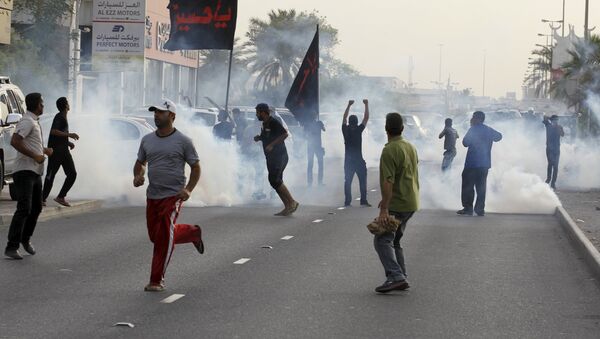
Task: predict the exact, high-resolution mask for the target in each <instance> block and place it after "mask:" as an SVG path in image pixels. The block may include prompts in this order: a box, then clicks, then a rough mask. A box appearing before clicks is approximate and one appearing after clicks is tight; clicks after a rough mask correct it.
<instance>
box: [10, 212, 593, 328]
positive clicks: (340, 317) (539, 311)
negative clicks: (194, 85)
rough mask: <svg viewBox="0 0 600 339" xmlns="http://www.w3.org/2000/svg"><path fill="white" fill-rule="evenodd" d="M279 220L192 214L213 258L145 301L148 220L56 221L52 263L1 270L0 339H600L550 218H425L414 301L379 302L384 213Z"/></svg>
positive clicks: (416, 245)
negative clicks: (374, 233)
mask: <svg viewBox="0 0 600 339" xmlns="http://www.w3.org/2000/svg"><path fill="white" fill-rule="evenodd" d="M276 210H277V209H276V208H273V207H263V206H245V207H235V208H217V207H214V208H189V209H184V211H183V213H182V216H181V219H180V221H181V222H193V223H200V224H202V225H204V231H205V242H206V247H207V252H206V254H205V255H202V256H201V255H199V254H198V253H197V252H196V251H195V249H194V248H193V246H192V245H182V246H179V247H177V248H176V249H175V253H174V256H173V259H172V261H171V265H170V267H169V270H168V272H167V280H166V283H167V288H168V290H167V291H166V292H164V293H157V294H151V293H147V292H143V291H142V290H143V287H144V285H145V284H146V283H147V279H148V274H149V272H148V271H149V264H150V256H151V246H150V243H149V241H148V239H147V235H146V231H145V221H144V209H143V208H120V209H104V210H101V211H99V212H94V213H89V214H87V215H81V216H76V217H70V218H65V219H59V220H52V221H48V222H43V223H41V224H40V225H39V229H38V232H37V234H36V237H35V245H36V247H37V249H38V255H36V256H33V257H31V256H28V257H26V258H25V260H22V261H10V260H0V272H1V274H0V302H1V307H0V338H89V337H99V338H114V337H122V338H168V337H178V338H309V337H310V338H390V337H396V338H399V337H405V338H431V337H438V338H459V337H460V338H463V337H473V338H484V337H485V338H488V337H490V338H491V337H506V338H517V337H520V338H524V337H528V338H549V337H564V338H598V337H600V289H599V288H598V284H597V283H596V281H595V280H593V279H592V277H591V275H590V273H589V271H588V270H587V268H586V266H585V265H584V264H583V262H582V261H581V259H580V258H579V256H578V254H577V253H576V252H575V251H574V250H573V249H572V248H571V247H570V245H569V243H568V241H567V240H566V238H565V235H564V234H563V232H562V230H561V229H560V227H559V225H558V223H557V222H556V221H555V220H554V219H553V218H552V217H551V216H526V215H494V214H490V215H488V216H486V217H485V218H478V217H471V218H468V217H459V216H456V215H454V214H453V213H452V212H447V211H421V212H419V213H418V214H416V216H415V217H414V219H413V220H412V222H411V223H410V224H409V226H408V230H407V235H406V238H405V246H404V247H405V251H406V253H407V262H408V270H409V280H410V281H411V286H412V287H411V289H410V290H409V291H406V292H395V293H392V294H389V295H378V294H376V293H375V292H374V291H373V289H374V287H376V286H377V285H379V284H380V283H382V282H383V280H384V276H383V272H382V268H381V267H380V264H379V261H378V259H377V257H376V254H375V252H374V250H373V248H372V237H371V235H370V234H369V233H368V231H367V230H366V228H365V226H364V225H366V224H367V222H368V221H369V220H370V219H371V218H372V217H374V215H375V214H376V210H375V209H374V208H371V209H364V208H358V207H355V208H350V209H347V210H337V209H336V208H335V207H324V206H319V207H308V206H302V207H301V209H300V210H299V212H298V214H297V215H296V216H295V217H293V218H275V217H272V216H271V213H272V212H275V211H276ZM330 213H335V214H330ZM316 219H322V220H323V221H322V222H320V223H314V222H313V221H314V220H316ZM4 236H5V234H2V237H4ZM285 236H293V238H291V239H289V240H282V239H281V238H282V237H285ZM262 245H269V246H272V247H273V248H272V249H262V248H261V246H262ZM241 258H250V259H251V260H250V261H248V262H247V263H245V264H242V265H236V264H233V263H234V262H235V261H237V260H239V259H241ZM175 293H177V294H184V295H185V296H184V297H183V298H181V299H179V300H177V301H175V302H173V303H170V304H165V303H160V301H161V300H162V299H164V298H166V297H168V296H170V295H172V294H175ZM119 321H124V322H131V323H133V324H135V328H132V329H130V328H124V327H112V325H113V324H114V323H116V322H119Z"/></svg>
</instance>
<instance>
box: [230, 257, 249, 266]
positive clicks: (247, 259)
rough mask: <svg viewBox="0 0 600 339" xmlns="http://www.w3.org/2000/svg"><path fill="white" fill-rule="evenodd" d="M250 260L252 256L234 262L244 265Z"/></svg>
mask: <svg viewBox="0 0 600 339" xmlns="http://www.w3.org/2000/svg"><path fill="white" fill-rule="evenodd" d="M248 261H250V258H242V259H240V260H238V261H235V262H234V264H236V265H243V264H245V263H247V262H248Z"/></svg>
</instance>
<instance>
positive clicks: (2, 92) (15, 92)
mask: <svg viewBox="0 0 600 339" xmlns="http://www.w3.org/2000/svg"><path fill="white" fill-rule="evenodd" d="M25 110H26V107H25V96H24V95H23V92H22V91H21V89H20V88H19V87H18V86H17V85H15V84H13V83H11V81H10V78H9V77H6V76H0V190H2V188H3V187H4V185H5V184H11V183H12V174H13V173H14V166H15V161H16V159H17V150H15V149H14V147H12V146H11V145H10V141H11V139H12V136H13V134H14V132H15V125H16V123H17V122H19V121H20V120H21V118H22V116H23V114H24V113H25Z"/></svg>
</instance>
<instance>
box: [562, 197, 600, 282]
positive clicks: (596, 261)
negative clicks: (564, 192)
mask: <svg viewBox="0 0 600 339" xmlns="http://www.w3.org/2000/svg"><path fill="white" fill-rule="evenodd" d="M554 216H556V218H557V219H558V221H559V222H560V224H561V226H562V227H563V228H564V230H565V231H566V233H567V235H568V236H569V239H570V240H571V242H572V243H573V244H574V245H575V247H576V248H577V250H578V251H580V252H581V254H582V255H583V260H584V261H585V263H586V264H587V265H588V267H589V268H590V269H591V270H592V274H593V275H594V277H595V278H596V280H597V281H600V252H598V250H597V249H596V247H594V245H593V244H592V243H591V242H590V240H589V239H588V238H587V237H586V236H585V234H583V231H581V229H580V228H579V226H577V224H576V223H575V222H574V221H573V219H572V218H571V216H570V215H569V213H568V212H567V211H566V210H565V208H564V207H562V206H558V207H557V208H556V212H555V213H554Z"/></svg>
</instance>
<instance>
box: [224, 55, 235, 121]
mask: <svg viewBox="0 0 600 339" xmlns="http://www.w3.org/2000/svg"><path fill="white" fill-rule="evenodd" d="M232 61H233V47H231V50H230V51H229V71H228V72H227V93H226V94H225V110H226V111H228V110H229V85H230V84H231V64H232V63H233V62H232Z"/></svg>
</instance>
